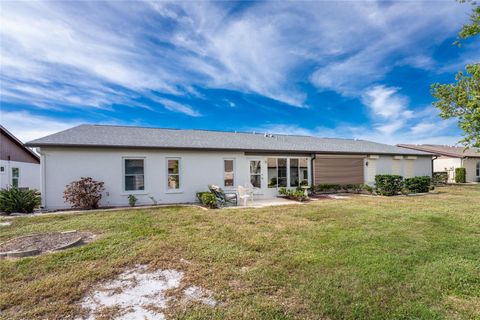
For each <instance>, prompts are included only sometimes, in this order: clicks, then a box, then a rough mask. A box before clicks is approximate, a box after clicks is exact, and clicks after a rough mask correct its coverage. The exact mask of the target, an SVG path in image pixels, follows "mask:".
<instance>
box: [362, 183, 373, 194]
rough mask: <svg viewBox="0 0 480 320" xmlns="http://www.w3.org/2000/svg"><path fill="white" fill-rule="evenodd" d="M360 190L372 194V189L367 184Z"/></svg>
mask: <svg viewBox="0 0 480 320" xmlns="http://www.w3.org/2000/svg"><path fill="white" fill-rule="evenodd" d="M362 189H363V190H365V191H366V192H367V193H370V194H372V193H373V191H374V189H373V187H371V186H369V185H368V184H364V185H363V186H362Z"/></svg>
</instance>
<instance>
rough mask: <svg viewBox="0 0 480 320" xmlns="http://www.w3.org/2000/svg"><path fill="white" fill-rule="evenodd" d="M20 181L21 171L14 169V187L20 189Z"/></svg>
mask: <svg viewBox="0 0 480 320" xmlns="http://www.w3.org/2000/svg"><path fill="white" fill-rule="evenodd" d="M19 180H20V169H19V168H12V187H13V188H18V182H19Z"/></svg>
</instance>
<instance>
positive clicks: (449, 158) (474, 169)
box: [399, 144, 480, 182]
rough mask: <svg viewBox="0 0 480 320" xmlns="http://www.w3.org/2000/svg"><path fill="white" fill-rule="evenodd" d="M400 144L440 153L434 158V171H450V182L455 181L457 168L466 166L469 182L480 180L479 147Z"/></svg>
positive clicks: (413, 148) (405, 146)
mask: <svg viewBox="0 0 480 320" xmlns="http://www.w3.org/2000/svg"><path fill="white" fill-rule="evenodd" d="M399 146H400V147H402V148H408V149H411V150H417V151H425V152H432V153H435V154H437V155H439V156H438V157H437V158H436V159H434V160H433V171H434V172H448V182H455V168H465V171H466V181H467V182H480V150H479V149H476V148H470V149H465V148H464V147H452V146H442V145H434V144H421V145H416V144H399Z"/></svg>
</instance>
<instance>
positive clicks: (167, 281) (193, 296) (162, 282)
mask: <svg viewBox="0 0 480 320" xmlns="http://www.w3.org/2000/svg"><path fill="white" fill-rule="evenodd" d="M183 280H184V273H183V272H181V271H177V270H154V271H150V270H149V269H148V267H147V266H144V265H138V266H136V267H135V268H133V269H130V270H128V271H126V272H123V273H121V274H120V275H119V276H118V277H117V278H116V279H114V280H111V281H108V282H105V283H102V284H99V285H98V286H97V287H96V288H94V290H93V291H91V292H89V293H88V294H87V295H86V296H85V297H84V298H83V300H82V301H81V302H80V305H81V306H82V308H83V309H84V310H85V311H86V314H87V316H86V319H96V318H98V317H99V316H102V315H104V314H105V313H110V312H111V310H114V311H115V319H117V320H118V319H132V320H133V319H142V320H143V319H166V315H165V313H166V311H167V308H168V306H169V305H170V304H171V305H173V304H178V303H181V304H188V303H201V304H204V305H207V306H209V307H215V306H216V305H217V304H218V303H217V301H216V300H215V299H214V298H213V294H212V292H211V291H209V290H207V289H204V288H202V287H199V286H195V285H189V286H188V284H187V286H188V287H187V288H186V289H184V290H182V294H181V295H180V296H171V295H169V292H170V291H172V290H176V289H179V288H181V287H182V286H185V284H184V283H182V282H183Z"/></svg>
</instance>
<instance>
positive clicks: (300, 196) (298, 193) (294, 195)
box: [278, 187, 308, 201]
mask: <svg viewBox="0 0 480 320" xmlns="http://www.w3.org/2000/svg"><path fill="white" fill-rule="evenodd" d="M278 193H279V194H280V195H282V196H284V197H285V198H287V199H291V200H295V201H305V200H307V199H308V197H307V196H305V191H304V190H303V189H302V188H297V189H295V190H291V189H287V188H284V187H282V188H280V189H278Z"/></svg>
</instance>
